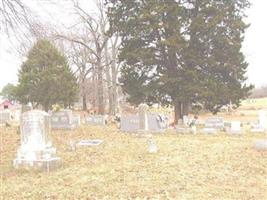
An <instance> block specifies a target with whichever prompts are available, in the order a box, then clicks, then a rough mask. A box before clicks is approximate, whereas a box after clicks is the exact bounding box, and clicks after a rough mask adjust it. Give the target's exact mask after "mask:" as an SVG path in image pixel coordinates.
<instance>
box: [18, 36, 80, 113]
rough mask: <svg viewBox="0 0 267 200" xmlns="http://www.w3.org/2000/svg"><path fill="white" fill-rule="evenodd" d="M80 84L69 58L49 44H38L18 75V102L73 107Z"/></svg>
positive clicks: (46, 108)
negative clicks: (72, 70) (67, 59)
mask: <svg viewBox="0 0 267 200" xmlns="http://www.w3.org/2000/svg"><path fill="white" fill-rule="evenodd" d="M77 91H78V86H77V81H76V78H75V76H74V74H73V73H72V72H71V69H70V67H69V66H68V64H67V61H66V58H65V57H64V56H63V55H62V54H61V53H60V52H59V51H58V50H57V49H56V48H55V47H54V46H53V45H52V44H51V43H50V42H49V41H47V40H39V41H38V42H37V43H36V44H35V45H34V46H33V48H32V49H31V50H30V52H29V54H28V57H27V61H26V62H24V63H23V64H22V66H21V69H20V71H19V85H18V88H17V96H18V100H19V101H20V102H21V103H28V102H31V103H34V104H37V105H39V104H40V105H42V106H43V107H44V108H45V110H48V109H49V108H51V106H52V105H53V104H56V103H59V104H64V105H65V106H67V105H70V104H71V103H73V102H74V101H75V99H76V96H77Z"/></svg>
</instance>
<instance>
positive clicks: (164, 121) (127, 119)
mask: <svg viewBox="0 0 267 200" xmlns="http://www.w3.org/2000/svg"><path fill="white" fill-rule="evenodd" d="M139 120H140V118H139V115H122V116H121V119H120V130H121V131H123V132H130V133H133V132H137V131H138V130H140V129H139V126H140V123H139ZM147 122H148V130H149V131H150V132H154V133H162V132H164V131H165V130H166V129H167V128H168V118H167V117H166V116H164V115H160V114H155V113H149V114H147Z"/></svg>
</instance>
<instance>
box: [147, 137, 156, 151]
mask: <svg viewBox="0 0 267 200" xmlns="http://www.w3.org/2000/svg"><path fill="white" fill-rule="evenodd" d="M147 142H148V152H149V153H157V152H158V147H157V144H156V142H155V141H154V140H153V138H149V139H148V141H147Z"/></svg>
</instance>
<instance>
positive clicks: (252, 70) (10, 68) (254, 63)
mask: <svg viewBox="0 0 267 200" xmlns="http://www.w3.org/2000/svg"><path fill="white" fill-rule="evenodd" d="M81 1H82V2H84V3H83V4H84V5H86V6H87V9H90V8H91V9H92V8H93V7H92V3H90V1H91V0H81ZM25 2H27V4H28V5H29V6H30V7H31V8H32V10H34V11H35V12H36V13H38V14H39V13H41V12H42V14H41V15H42V16H45V19H46V20H48V21H53V24H54V25H55V24H57V23H62V22H63V23H65V22H66V21H71V19H72V17H71V13H72V11H71V10H70V5H68V4H66V0H58V1H57V2H59V3H62V5H61V6H59V7H58V6H51V5H50V6H48V3H46V0H41V1H39V2H40V3H36V2H38V1H34V0H27V1H25ZM29 2H30V4H29ZM251 2H252V3H253V4H252V6H251V8H250V9H249V10H248V11H247V14H248V19H247V21H248V22H249V23H250V24H251V26H250V27H249V29H248V30H247V32H246V37H245V42H244V44H243V52H244V54H245V56H246V59H247V61H248V63H249V68H248V73H247V76H248V79H249V83H252V84H254V85H255V86H257V87H259V86H263V85H267V59H266V57H267V54H266V53H267V51H266V45H267V28H266V22H265V21H266V19H267V12H266V8H267V0H251ZM52 19H53V20H52ZM55 19H56V20H55ZM62 20H63V21H62ZM13 46H14V45H13ZM13 46H12V45H11V44H10V41H9V39H8V38H7V37H6V36H5V35H3V34H1V33H0V88H2V87H3V86H4V85H5V84H7V83H16V82H17V72H18V69H19V67H20V65H21V58H19V57H18V55H17V53H13Z"/></svg>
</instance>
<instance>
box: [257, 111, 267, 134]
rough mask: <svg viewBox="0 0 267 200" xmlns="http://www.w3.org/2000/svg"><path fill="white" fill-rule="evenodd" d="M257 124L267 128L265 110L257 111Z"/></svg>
mask: <svg viewBox="0 0 267 200" xmlns="http://www.w3.org/2000/svg"><path fill="white" fill-rule="evenodd" d="M259 126H260V127H261V128H263V129H265V130H266V129H267V116H266V111H265V110H260V111H259Z"/></svg>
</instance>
